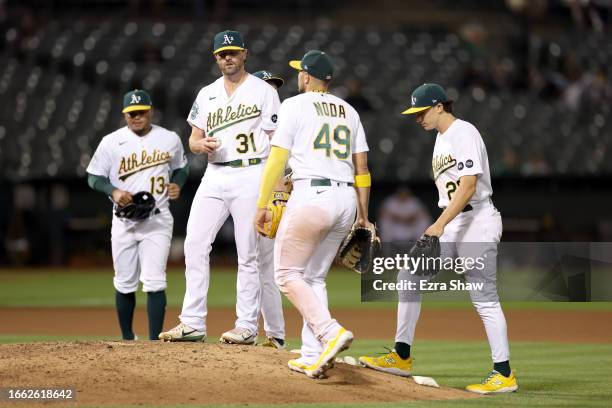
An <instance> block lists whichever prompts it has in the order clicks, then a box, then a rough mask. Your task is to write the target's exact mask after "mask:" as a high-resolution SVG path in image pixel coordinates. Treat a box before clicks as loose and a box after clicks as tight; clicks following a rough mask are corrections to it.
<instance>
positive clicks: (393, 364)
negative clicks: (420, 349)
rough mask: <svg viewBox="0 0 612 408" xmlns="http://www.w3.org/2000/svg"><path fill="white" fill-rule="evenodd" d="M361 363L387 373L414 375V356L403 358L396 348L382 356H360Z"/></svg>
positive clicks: (404, 375) (405, 375)
mask: <svg viewBox="0 0 612 408" xmlns="http://www.w3.org/2000/svg"><path fill="white" fill-rule="evenodd" d="M359 362H360V363H361V365H363V366H365V367H368V368H372V369H374V370H378V371H383V372H385V373H389V374H394V375H399V376H402V377H410V376H411V375H412V357H409V358H407V359H405V360H404V359H402V358H401V357H400V356H399V355H398V354H397V353H396V352H395V350H390V351H389V352H388V353H387V354H385V355H382V356H380V357H369V356H361V357H359Z"/></svg>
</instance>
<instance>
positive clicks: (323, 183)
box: [310, 179, 353, 187]
mask: <svg viewBox="0 0 612 408" xmlns="http://www.w3.org/2000/svg"><path fill="white" fill-rule="evenodd" d="M334 183H336V185H339V184H346V185H347V186H352V185H353V183H345V182H342V181H334ZM331 185H332V181H331V180H330V179H312V180H310V187H331Z"/></svg>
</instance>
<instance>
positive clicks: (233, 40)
mask: <svg viewBox="0 0 612 408" xmlns="http://www.w3.org/2000/svg"><path fill="white" fill-rule="evenodd" d="M244 49H246V47H245V46H244V41H243V39H242V34H240V33H239V32H238V31H233V30H225V31H221V32H220V33H217V34H215V41H214V44H213V54H216V53H218V52H221V51H226V50H244Z"/></svg>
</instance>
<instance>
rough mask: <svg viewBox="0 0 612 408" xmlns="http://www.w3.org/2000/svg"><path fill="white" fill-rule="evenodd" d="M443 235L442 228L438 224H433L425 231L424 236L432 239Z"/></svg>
mask: <svg viewBox="0 0 612 408" xmlns="http://www.w3.org/2000/svg"><path fill="white" fill-rule="evenodd" d="M442 234H444V226H442V225H439V224H438V223H433V224H432V225H430V226H429V228H427V229H426V230H425V235H430V236H434V237H438V238H440V237H441V236H442Z"/></svg>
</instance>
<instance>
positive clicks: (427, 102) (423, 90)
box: [402, 84, 448, 115]
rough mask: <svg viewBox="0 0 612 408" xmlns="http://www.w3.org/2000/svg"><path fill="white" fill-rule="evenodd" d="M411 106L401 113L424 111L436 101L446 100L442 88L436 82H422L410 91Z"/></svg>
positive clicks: (408, 113)
mask: <svg viewBox="0 0 612 408" xmlns="http://www.w3.org/2000/svg"><path fill="white" fill-rule="evenodd" d="M411 101H412V106H411V107H410V108H408V109H406V110H405V111H403V112H402V115H410V114H413V113H417V112H421V111H424V110H425V109H428V108H431V107H432V106H435V105H436V104H438V103H443V102H448V97H447V96H446V92H444V89H443V88H442V87H441V86H440V85H438V84H423V85H421V86H419V87H418V88H417V89H415V90H414V91H413V92H412V96H411Z"/></svg>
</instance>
